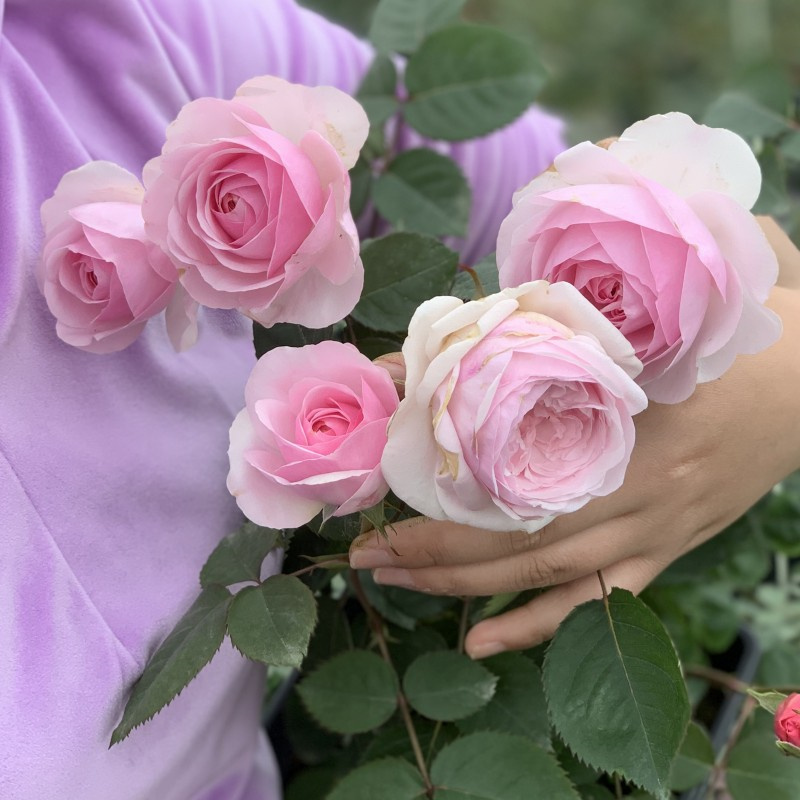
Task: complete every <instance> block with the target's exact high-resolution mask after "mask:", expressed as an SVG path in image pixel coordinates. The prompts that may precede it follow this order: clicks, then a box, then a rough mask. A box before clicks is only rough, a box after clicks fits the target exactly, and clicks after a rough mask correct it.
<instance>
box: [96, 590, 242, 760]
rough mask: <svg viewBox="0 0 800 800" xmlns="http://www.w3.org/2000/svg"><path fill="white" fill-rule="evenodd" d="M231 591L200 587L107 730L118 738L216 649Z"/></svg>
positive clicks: (189, 677) (164, 700)
mask: <svg viewBox="0 0 800 800" xmlns="http://www.w3.org/2000/svg"><path fill="white" fill-rule="evenodd" d="M231 600H232V595H231V593H230V592H229V591H228V590H227V589H225V588H223V587H222V586H216V585H215V586H209V587H208V588H207V589H203V591H202V592H201V593H200V596H199V597H198V598H197V600H195V601H194V603H192V606H191V608H190V609H189V610H188V611H187V612H186V613H185V614H184V615H183V616H182V617H181V618H180V620H178V623H177V625H175V627H174V628H173V629H172V632H171V633H170V634H169V636H167V638H166V639H164V641H163V642H162V643H161V646H160V647H159V648H158V650H156V652H155V653H154V654H153V656H152V658H151V659H150V661H148V663H147V666H146V667H145V668H144V672H143V673H142V675H141V677H140V678H139V680H138V681H137V682H136V683H135V684H134V685H133V690H132V691H131V695H130V697H129V698H128V702H127V704H126V705H125V711H124V712H123V714H122V720H121V721H120V723H119V725H117V727H116V728H115V729H114V732H113V733H112V734H111V744H112V745H115V744H117V742H121V741H122V740H123V739H124V738H125V737H126V736H127V735H128V734H129V733H130V732H131V731H132V730H133V729H134V728H136V727H138V726H139V725H142V724H144V723H145V722H147V720H149V719H151V718H152V717H154V716H155V715H156V714H157V713H158V712H159V711H161V709H162V708H164V707H165V706H167V705H169V704H170V703H171V702H172V700H174V699H175V698H176V697H177V696H178V695H179V694H180V693H181V692H182V691H183V689H184V688H185V687H186V686H187V685H188V684H189V683H190V682H191V681H192V680H193V679H194V678H195V677H196V676H197V674H198V673H199V672H200V670H201V669H203V667H204V666H205V665H206V664H208V662H209V661H211V659H212V658H213V656H214V654H215V653H216V652H217V650H219V648H220V645H221V644H222V641H223V639H224V638H225V618H226V616H227V613H228V605H229V604H230V602H231Z"/></svg>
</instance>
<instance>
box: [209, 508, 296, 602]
mask: <svg viewBox="0 0 800 800" xmlns="http://www.w3.org/2000/svg"><path fill="white" fill-rule="evenodd" d="M281 539H282V537H281V532H280V531H276V530H273V529H272V528H262V527H261V526H260V525H256V524H255V523H254V522H249V521H248V522H245V523H244V524H243V525H242V526H241V527H240V528H239V529H238V530H236V531H234V532H233V533H231V534H229V535H228V536H226V537H225V538H224V539H223V540H222V541H221V542H220V543H219V544H218V545H217V546H216V547H215V548H214V552H213V553H211V555H210V556H209V557H208V561H206V563H205V564H204V565H203V569H202V570H200V585H201V586H202V587H203V588H206V587H208V586H210V585H211V584H212V583H218V584H219V585H220V586H231V585H232V584H234V583H242V582H243V581H259V580H261V564H262V563H263V562H264V559H265V558H266V557H267V553H269V552H270V551H272V550H274V549H275V548H276V547H279V546H280V545H281V543H282V541H281Z"/></svg>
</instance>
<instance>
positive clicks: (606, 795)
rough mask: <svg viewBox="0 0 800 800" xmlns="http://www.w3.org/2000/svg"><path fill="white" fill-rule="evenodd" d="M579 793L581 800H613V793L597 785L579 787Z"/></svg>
mask: <svg viewBox="0 0 800 800" xmlns="http://www.w3.org/2000/svg"><path fill="white" fill-rule="evenodd" d="M580 792H581V800H614V793H613V792H612V791H611V790H610V789H606V787H605V786H600V785H599V784H594V785H590V786H581V787H580Z"/></svg>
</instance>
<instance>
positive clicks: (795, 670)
mask: <svg viewBox="0 0 800 800" xmlns="http://www.w3.org/2000/svg"><path fill="white" fill-rule="evenodd" d="M756 682H757V683H759V684H760V685H761V686H780V687H782V688H789V687H790V686H797V687H798V688H800V650H798V648H797V647H796V646H795V645H791V644H778V645H775V646H774V647H771V648H769V649H768V650H766V651H764V655H763V656H762V657H761V662H760V663H759V665H758V672H757V673H756Z"/></svg>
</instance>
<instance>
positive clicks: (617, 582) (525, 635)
mask: <svg viewBox="0 0 800 800" xmlns="http://www.w3.org/2000/svg"><path fill="white" fill-rule="evenodd" d="M662 567H663V565H661V564H658V563H656V562H654V561H649V560H647V559H645V558H641V557H636V558H630V559H627V560H626V561H622V562H620V563H618V564H614V565H613V566H609V567H607V568H606V569H604V570H603V578H604V580H605V583H606V586H607V587H608V590H609V591H611V588H612V587H614V586H618V587H621V588H623V589H628V590H630V591H632V592H633V593H634V594H638V593H639V592H641V591H642V589H644V587H645V586H647V584H648V583H649V582H650V581H651V580H653V578H655V576H656V575H657V574H658V573H659V572H660V570H661V569H662ZM601 597H602V590H601V588H600V581H599V580H598V578H597V575H596V573H592V574H591V575H584V576H583V577H582V578H579V579H578V580H575V581H571V582H569V583H565V584H562V585H561V586H556V587H555V588H553V589H550V590H549V591H547V592H545V593H544V594H541V595H539V596H538V597H536V598H535V599H534V600H532V601H531V602H530V603H528V604H527V605H524V606H520V607H519V608H515V609H513V610H512V611H508V612H506V613H505V614H501V615H500V616H497V617H492V618H491V619H487V620H484V621H483V622H479V623H478V624H477V625H475V627H474V628H472V630H471V631H470V632H469V633H468V634H467V638H466V640H465V643H464V646H465V649H466V651H467V653H468V654H469V656H470V657H471V658H488V657H489V656H492V655H495V654H497V653H502V652H504V651H506V650H524V649H526V648H528V647H535V646H536V645H538V644H541V643H542V642H543V641H545V640H547V639H549V638H551V637H552V636H553V634H554V633H555V631H556V628H558V626H559V625H560V624H561V622H562V621H563V619H564V618H565V617H566V616H567V615H568V614H569V612H570V611H572V609H573V608H575V606H577V605H580V604H581V603H585V602H587V601H588V600H594V599H599V598H601Z"/></svg>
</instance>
